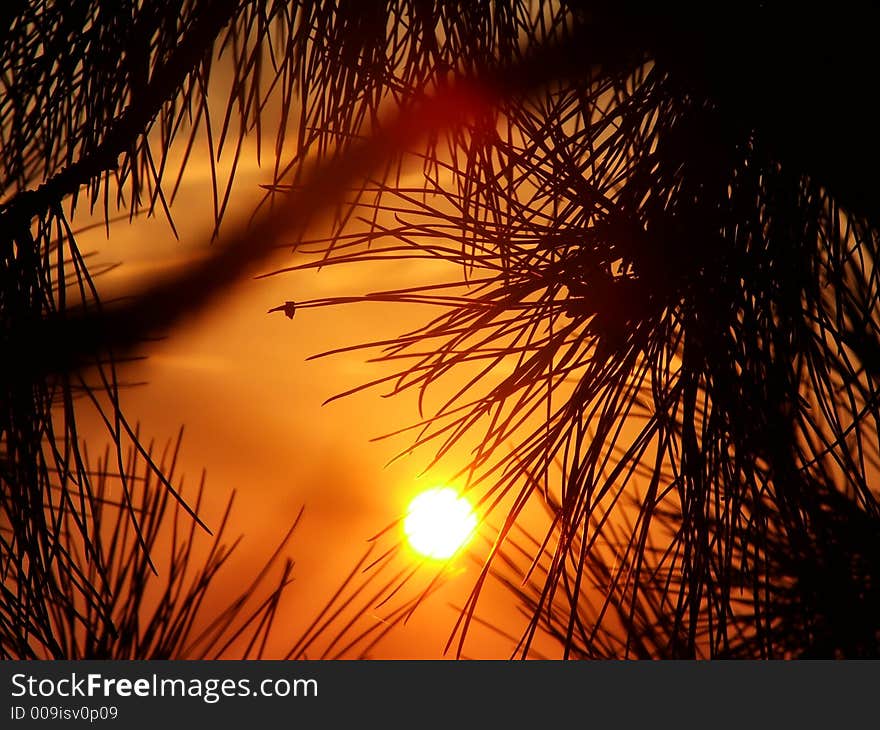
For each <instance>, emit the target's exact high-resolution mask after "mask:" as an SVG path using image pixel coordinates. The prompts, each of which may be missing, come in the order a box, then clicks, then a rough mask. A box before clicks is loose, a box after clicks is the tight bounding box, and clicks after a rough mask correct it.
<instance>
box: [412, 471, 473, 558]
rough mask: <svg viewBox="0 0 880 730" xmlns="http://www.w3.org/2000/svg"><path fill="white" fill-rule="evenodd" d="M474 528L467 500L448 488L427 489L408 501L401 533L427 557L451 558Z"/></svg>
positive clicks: (414, 547) (466, 540)
mask: <svg viewBox="0 0 880 730" xmlns="http://www.w3.org/2000/svg"><path fill="white" fill-rule="evenodd" d="M476 527H477V516H476V514H474V510H473V507H471V503H470V502H468V501H467V499H465V498H464V497H462V496H460V495H459V494H458V492H456V491H455V490H454V489H451V488H449V487H438V488H436V489H429V490H427V491H425V492H422V493H421V494H419V495H418V496H416V497H415V498H414V499H413V501H412V502H410V503H409V510H408V512H407V515H406V518H405V519H404V521H403V532H404V534H405V535H406V539H407V540H408V541H409V544H410V546H411V547H412V549H413V550H415V551H416V552H417V553H421V554H422V555H424V556H425V557H428V558H436V559H438V560H444V559H446V558H451V557H452V556H453V555H455V553H456V552H457V551H458V550H459V549H460V548H462V547H464V545H465V544H466V543H467V542H468V540H470V538H471V536H472V535H473V533H474V530H475V529H476Z"/></svg>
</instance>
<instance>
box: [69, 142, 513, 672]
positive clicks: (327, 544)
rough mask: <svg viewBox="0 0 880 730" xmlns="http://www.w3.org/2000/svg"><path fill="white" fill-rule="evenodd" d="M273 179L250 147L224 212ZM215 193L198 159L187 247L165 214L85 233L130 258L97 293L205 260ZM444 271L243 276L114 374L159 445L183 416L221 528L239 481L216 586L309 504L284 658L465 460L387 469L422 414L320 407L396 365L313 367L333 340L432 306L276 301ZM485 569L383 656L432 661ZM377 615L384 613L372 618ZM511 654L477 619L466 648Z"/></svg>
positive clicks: (470, 572) (414, 460)
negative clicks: (414, 502) (290, 305)
mask: <svg viewBox="0 0 880 730" xmlns="http://www.w3.org/2000/svg"><path fill="white" fill-rule="evenodd" d="M269 175H270V168H268V167H267V169H266V170H260V168H259V167H258V166H257V164H256V161H255V155H253V154H251V155H249V156H248V157H246V158H245V164H243V165H242V166H241V167H240V169H239V171H238V173H237V175H236V188H235V190H236V192H235V193H234V194H233V196H232V199H231V201H232V202H231V205H230V210H229V212H228V214H227V220H229V219H235V218H236V217H240V216H244V215H247V214H249V213H250V212H251V211H252V209H253V206H254V204H255V202H256V201H257V200H258V199H259V196H260V191H259V189H258V185H259V184H260V183H262V182H266V181H267V179H268V178H269ZM210 194H211V193H210V174H209V167H208V164H207V161H205V160H201V161H199V160H197V159H194V160H193V161H191V163H190V167H189V169H188V172H187V175H186V177H185V178H184V183H183V185H182V187H181V190H180V193H179V195H178V199H177V201H176V203H175V205H174V207H173V210H172V212H173V214H174V220H175V224H176V226H177V229H178V231H179V233H180V240H175V239H174V237H173V235H172V234H171V231H170V228H169V226H168V224H167V222H166V221H165V220H164V219H162V218H161V216H157V217H156V218H153V219H147V218H142V219H138V220H136V221H135V222H133V223H131V224H129V223H128V222H127V221H122V222H119V223H116V224H114V225H113V227H112V229H111V238H110V239H109V240H108V239H106V238H105V236H104V232H103V230H101V229H96V230H93V231H90V232H89V233H87V234H85V235H83V236H82V237H81V239H80V245H81V248H82V249H83V250H85V251H97V252H98V256H97V257H96V262H97V261H103V262H121V263H122V266H120V267H118V268H117V269H115V270H114V271H112V272H110V273H108V274H106V275H103V276H102V277H100V278H99V279H98V283H99V290H100V291H101V292H102V295H103V296H104V297H105V298H109V297H113V296H115V295H117V294H121V293H130V292H131V291H134V290H137V288H138V287H139V286H140V285H142V283H143V282H144V281H145V280H147V279H149V278H150V277H154V276H160V275H161V274H162V273H167V272H169V271H171V270H173V269H174V267H175V266H179V265H181V264H185V263H187V262H189V261H191V260H192V259H193V258H194V257H199V256H204V255H210V253H211V248H210V245H209V244H208V239H209V234H210V230H211V225H212V219H211V206H212V204H211V201H210ZM76 221H77V222H80V223H82V222H85V218H84V217H80V218H78V219H76ZM297 261H298V259H297V258H296V256H295V255H293V254H292V253H291V251H290V250H289V249H286V250H281V251H279V254H278V257H277V258H276V259H275V260H274V261H272V262H270V265H269V266H268V267H267V270H270V269H274V268H278V267H282V266H290V265H292V264H294V263H297ZM439 275H442V272H441V271H440V270H439V269H438V268H437V266H435V265H430V264H427V263H419V262H413V263H409V264H407V263H394V264H383V265H376V264H371V265H368V266H364V265H359V266H355V267H351V268H349V269H346V268H342V267H334V268H332V269H329V270H324V271H321V272H316V271H305V272H296V273H291V274H284V275H280V276H275V277H270V278H267V279H261V280H244V281H240V282H239V283H238V284H237V285H236V286H234V287H233V288H232V289H230V290H229V291H225V292H223V293H222V294H221V296H220V297H219V298H218V299H217V300H216V301H215V302H213V303H212V304H211V305H210V306H209V307H208V308H207V309H206V310H205V311H203V312H201V313H200V314H199V315H197V316H196V317H194V318H191V319H190V320H187V321H185V322H184V323H183V324H182V325H180V326H178V327H177V328H176V329H174V330H173V331H171V332H169V333H168V336H167V338H166V339H165V340H163V341H161V342H158V343H154V344H150V345H148V346H145V347H144V348H143V350H142V352H143V353H144V354H147V355H148V358H147V359H146V360H145V361H143V362H142V363H138V364H135V365H128V366H126V367H125V368H124V369H123V370H122V371H121V378H122V379H123V380H126V381H138V382H139V381H146V384H145V385H142V386H138V387H133V388H129V389H126V391H125V392H124V395H123V404H124V407H125V411H126V413H127V416H128V418H129V419H130V420H131V421H133V422H135V421H136V422H139V423H140V425H141V431H142V434H144V436H145V437H146V439H147V440H149V439H150V438H155V439H156V440H157V442H159V443H161V442H164V441H165V440H166V439H168V438H173V437H174V436H175V435H176V434H177V431H178V429H179V428H180V426H181V425H185V436H184V442H183V452H182V459H181V462H180V463H181V469H180V470H179V471H183V472H185V474H186V475H187V482H186V483H187V484H194V483H196V482H197V480H198V477H199V475H200V473H201V470H202V469H203V468H204V469H206V470H207V484H208V493H209V500H208V504H207V505H206V512H205V513H206V516H207V519H208V520H209V522H210V521H211V519H212V516H213V519H214V520H215V522H214V523H213V524H216V521H217V520H218V519H219V514H220V510H221V509H222V506H223V504H224V503H225V500H226V498H227V497H228V495H229V492H230V490H232V489H235V490H236V491H237V496H236V508H235V511H234V512H233V520H232V523H231V526H230V528H229V534H230V536H235V535H237V534H239V533H243V534H244V535H245V541H244V543H243V544H242V546H241V548H240V550H239V555H238V558H237V560H236V562H234V563H233V565H232V569H231V570H228V571H225V572H224V573H223V577H222V578H220V579H219V581H220V583H221V586H220V591H221V592H224V591H232V590H235V589H240V588H241V587H242V585H243V584H244V583H245V582H246V580H247V576H248V575H250V574H252V573H253V572H255V570H256V569H257V568H258V567H259V566H260V565H261V564H262V560H263V559H264V558H265V557H266V556H268V554H269V553H270V552H271V550H272V549H273V548H274V546H275V544H276V543H277V541H278V540H279V539H280V537H281V536H282V535H283V534H284V532H285V531H286V529H287V527H288V526H289V524H290V522H291V521H292V520H293V519H294V517H295V516H296V514H297V512H298V510H299V508H300V507H301V506H302V505H305V516H304V520H303V522H302V523H301V525H300V527H299V528H298V531H297V533H296V536H295V537H294V540H293V543H292V546H291V548H290V550H289V552H290V554H291V555H292V557H293V558H294V559H295V560H296V567H295V571H294V576H295V581H296V582H295V584H294V585H293V586H292V588H291V591H290V593H289V599H288V601H287V603H286V605H285V608H284V611H283V614H282V616H281V618H279V619H278V620H277V623H276V626H277V628H276V630H275V634H274V636H275V639H276V641H277V643H278V649H279V651H280V650H282V648H283V647H284V646H286V645H287V644H288V643H289V640H288V635H291V636H293V635H295V634H296V632H297V630H298V629H300V628H301V627H302V625H304V624H305V623H306V622H307V620H309V619H311V618H312V616H313V615H314V613H315V612H316V611H317V610H318V608H319V607H320V606H321V605H322V603H323V602H324V601H326V600H327V598H329V596H330V595H331V594H332V592H333V590H335V588H336V587H337V586H338V584H339V583H340V581H341V580H342V578H343V576H344V575H345V573H346V572H347V571H348V570H349V569H350V568H351V566H352V565H353V564H354V562H355V560H356V559H357V558H358V557H359V556H360V555H361V553H362V552H363V551H364V549H365V547H366V545H367V540H368V538H369V537H371V536H372V535H374V534H375V533H376V532H378V531H379V530H381V529H382V528H383V527H385V526H386V525H388V524H389V523H390V522H392V521H393V520H395V519H396V518H397V517H399V516H400V515H402V514H403V512H404V511H405V509H406V506H407V503H408V502H409V500H410V499H411V498H412V497H413V496H414V495H415V494H417V493H418V492H419V491H421V490H423V489H426V488H429V487H431V486H434V485H437V484H445V483H447V479H448V477H449V476H450V475H451V474H452V473H453V472H454V471H455V470H456V469H457V468H458V467H460V466H461V463H460V462H459V461H456V460H454V459H452V460H449V461H448V462H444V463H442V464H441V465H439V466H438V467H437V468H434V469H433V470H432V471H430V472H429V473H427V474H425V475H422V476H419V475H420V473H421V472H422V471H423V470H424V468H425V466H426V465H427V464H428V462H429V460H430V456H431V455H432V452H431V450H430V448H426V449H422V450H421V451H419V452H416V453H415V454H414V455H411V456H407V457H405V458H403V459H401V460H398V461H395V462H394V463H392V464H390V465H389V464H388V462H389V460H391V459H392V457H394V456H395V455H396V454H397V453H398V452H399V451H400V450H401V449H403V448H404V447H405V446H407V445H408V441H407V436H403V437H400V438H397V439H396V440H391V441H380V442H377V443H370V439H371V438H373V437H376V436H380V435H382V434H384V433H386V432H389V431H393V430H396V429H398V428H400V427H402V426H405V425H409V424H410V423H412V422H413V421H414V420H415V419H416V418H417V416H418V414H417V410H416V407H415V402H414V399H413V398H411V397H409V396H408V395H404V396H398V397H394V398H381V397H380V395H381V392H380V391H377V390H372V391H368V392H366V393H360V394H357V395H355V396H351V397H348V398H345V399H342V400H339V401H335V402H333V403H330V404H328V405H325V406H322V405H321V404H322V402H323V401H324V400H325V399H327V398H329V397H330V396H333V395H335V394H337V393H339V392H341V391H344V390H347V389H348V388H351V387H353V386H356V385H358V384H360V383H363V382H365V381H367V380H369V379H371V378H374V377H377V376H378V375H381V374H383V373H386V372H389V371H387V370H381V369H380V367H379V366H378V365H375V364H373V365H370V364H368V363H366V362H365V360H366V358H367V354H365V353H363V352H354V353H346V354H342V355H336V356H333V357H330V358H325V359H321V360H317V361H311V362H307V361H306V359H307V358H308V357H309V356H310V355H314V354H316V353H319V352H322V351H324V350H327V349H331V348H334V347H339V346H345V345H351V344H354V343H357V342H362V341H365V340H373V339H382V338H386V337H391V336H395V335H399V334H402V333H403V332H405V331H407V330H409V329H410V328H412V327H414V326H416V325H418V324H420V323H422V322H423V321H425V319H426V317H427V316H428V314H429V313H428V312H426V311H425V310H424V309H423V308H420V307H418V306H415V305H406V306H401V305H393V304H380V303H370V304H362V305H349V306H345V307H339V308H335V309H332V310H328V309H320V310H315V309H310V310H305V311H300V312H298V313H297V314H296V316H295V317H294V319H293V320H289V319H287V318H286V317H285V316H283V314H281V313H275V314H267V310H268V309H270V308H272V307H274V306H277V305H279V304H281V303H283V302H284V301H285V300H287V299H294V300H303V299H307V298H312V297H320V296H332V295H340V294H362V293H366V292H369V291H375V290H378V289H386V288H390V287H394V286H399V285H414V284H418V283H421V282H426V281H436V280H437V277H438V276H439ZM86 434H87V436H86V437H87V438H88V439H89V440H90V443H91V441H98V442H100V441H101V440H102V436H101V434H100V431H99V430H96V429H91V430H90V431H87V432H86ZM457 486H461V485H460V484H458V485H457ZM476 573H477V567H476V566H475V565H474V564H473V563H469V562H468V561H461V564H460V566H459V573H458V575H456V576H455V577H453V578H452V579H451V580H450V581H449V582H448V583H447V585H446V586H445V587H444V588H443V589H442V590H441V591H439V592H438V593H436V594H435V595H434V596H432V598H431V599H430V601H428V602H427V603H426V604H425V605H424V606H422V607H421V608H420V609H419V610H418V611H417V612H416V614H415V615H414V616H413V618H412V619H411V620H410V621H409V622H408V624H407V625H406V627H404V628H402V629H399V630H396V631H395V632H393V633H392V634H391V635H390V636H389V637H388V639H387V640H386V641H385V642H384V643H383V644H381V645H380V647H379V648H378V649H377V650H376V651H375V652H374V655H375V656H379V657H388V658H406V657H425V658H432V657H437V656H439V655H440V652H441V650H442V648H443V645H444V643H445V641H446V639H447V638H448V636H449V634H450V631H451V630H452V627H453V623H454V620H455V617H456V612H455V610H454V609H453V608H452V607H451V605H452V604H455V605H461V604H462V602H463V601H464V598H465V597H466V595H467V592H468V590H469V588H470V586H471V584H472V580H473V578H474V577H475V576H476ZM508 603H509V598H508V597H499V596H497V595H496V596H493V594H492V591H491V590H489V591H487V592H486V595H485V596H484V597H483V599H482V600H481V603H480V606H481V611H480V613H481V614H485V615H489V614H491V615H492V617H493V621H494V622H496V625H499V626H503V625H505V623H507V624H508V627H507V628H508V629H513V630H515V629H516V627H518V626H520V625H521V624H520V621H519V620H517V618H516V614H515V612H514V611H513V608H512V606H509V605H508ZM382 616H383V613H382V609H381V608H377V610H376V620H381V619H382ZM504 617H508V618H509V619H510V620H509V621H506V620H504ZM511 649H512V645H511V643H510V641H509V640H507V639H504V638H502V637H501V636H500V635H498V634H495V633H493V632H490V631H486V630H481V629H480V628H479V627H477V628H476V629H474V631H473V632H472V634H471V639H470V641H469V643H468V644H467V645H466V648H465V654H467V655H471V656H478V657H507V656H509V654H510V651H511Z"/></svg>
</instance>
